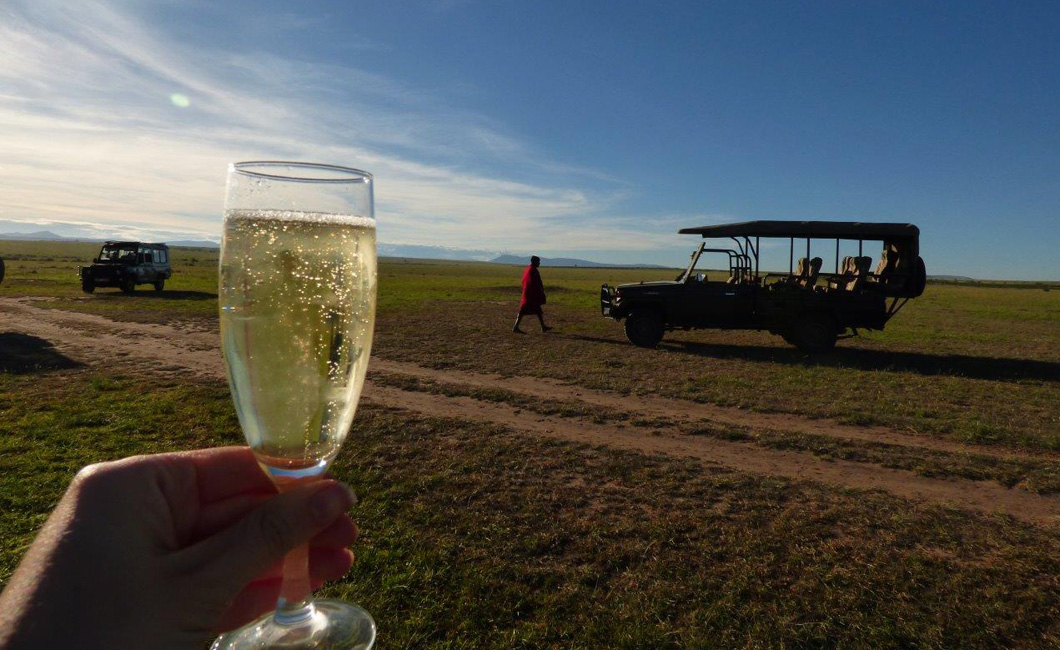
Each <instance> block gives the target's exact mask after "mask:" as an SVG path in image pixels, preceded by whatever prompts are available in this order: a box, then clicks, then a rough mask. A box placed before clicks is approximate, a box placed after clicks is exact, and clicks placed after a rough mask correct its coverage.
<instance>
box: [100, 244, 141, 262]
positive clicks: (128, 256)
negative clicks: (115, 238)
mask: <svg viewBox="0 0 1060 650" xmlns="http://www.w3.org/2000/svg"><path fill="white" fill-rule="evenodd" d="M135 259H136V247H134V246H104V247H103V249H102V250H101V251H99V261H100V262H126V261H131V260H135Z"/></svg>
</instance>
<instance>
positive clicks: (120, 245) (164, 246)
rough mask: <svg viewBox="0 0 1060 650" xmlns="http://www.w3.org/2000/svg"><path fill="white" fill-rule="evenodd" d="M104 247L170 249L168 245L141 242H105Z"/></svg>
mask: <svg viewBox="0 0 1060 650" xmlns="http://www.w3.org/2000/svg"><path fill="white" fill-rule="evenodd" d="M103 245H104V246H117V247H119V248H124V247H129V246H157V247H159V248H169V246H168V245H167V244H148V243H145V242H141V241H105V242H103Z"/></svg>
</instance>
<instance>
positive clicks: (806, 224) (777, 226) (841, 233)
mask: <svg viewBox="0 0 1060 650" xmlns="http://www.w3.org/2000/svg"><path fill="white" fill-rule="evenodd" d="M677 233H678V234H679V235H701V236H702V237H703V238H704V239H706V238H708V237H797V238H799V239H802V238H806V237H809V238H812V239H871V240H877V239H878V240H887V239H919V237H920V229H919V228H917V227H916V226H914V225H913V224H911V223H862V222H857V221H779V220H768V221H743V222H741V223H723V224H718V225H716V226H700V227H699V228H682V229H681V230H678V231H677Z"/></svg>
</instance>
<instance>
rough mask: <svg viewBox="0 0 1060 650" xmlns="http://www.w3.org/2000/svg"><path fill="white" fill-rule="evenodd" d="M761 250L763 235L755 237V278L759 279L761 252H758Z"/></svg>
mask: <svg viewBox="0 0 1060 650" xmlns="http://www.w3.org/2000/svg"><path fill="white" fill-rule="evenodd" d="M760 250H762V238H761V237H755V279H757V278H758V277H759V269H758V260H759V254H758V252H759V251H760Z"/></svg>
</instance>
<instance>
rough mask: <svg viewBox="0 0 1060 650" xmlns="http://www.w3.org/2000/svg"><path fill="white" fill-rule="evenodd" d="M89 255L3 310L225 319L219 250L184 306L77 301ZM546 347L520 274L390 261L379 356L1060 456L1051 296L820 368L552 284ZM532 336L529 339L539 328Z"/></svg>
mask: <svg viewBox="0 0 1060 650" xmlns="http://www.w3.org/2000/svg"><path fill="white" fill-rule="evenodd" d="M94 252H95V246H93V245H90V244H69V243H40V242H5V241H0V256H3V257H5V259H7V260H8V277H7V279H6V280H5V281H4V283H3V284H2V285H0V296H23V297H38V298H41V300H39V301H37V302H36V303H35V304H38V305H39V306H44V307H50V308H54V309H68V310H75V311H85V312H91V313H99V314H102V315H104V316H106V317H108V318H113V319H119V320H137V321H144V322H171V321H174V320H187V319H196V320H202V321H205V322H211V321H213V320H214V319H216V298H215V296H216V266H217V258H216V255H217V253H216V251H209V250H204V249H175V250H174V254H173V257H174V269H175V275H174V278H173V280H172V281H171V282H170V284H169V285H168V287H169V288H171V289H172V290H173V291H168V290H167V292H165V293H164V294H162V296H161V297H158V296H155V295H154V294H153V293H152V292H142V295H136V296H125V295H122V294H121V293H120V292H118V291H117V290H104V291H100V292H97V294H95V295H93V296H85V295H84V294H81V293H80V291H79V288H78V285H77V281H76V266H77V263H78V261H79V260H88V259H90V258H91V256H92V255H93V254H94ZM542 273H543V276H544V280H545V286H546V289H547V291H548V295H549V304H548V305H547V306H546V313H547V314H548V315H549V317H550V318H551V319H554V320H555V321H556V324H557V325H558V326H559V327H558V329H557V331H556V332H555V333H554V335H553V336H551V337H550V338H549V339H547V340H542V339H538V338H535V337H533V336H531V337H530V338H526V339H519V338H513V337H511V336H510V335H508V333H507V332H508V329H509V328H510V323H511V320H512V319H514V312H515V309H516V304H517V301H518V297H519V280H520V274H521V269H520V268H519V267H514V266H500V265H493V264H483V263H473V262H457V263H454V262H444V263H443V262H431V261H407V262H402V261H400V260H388V259H384V260H383V261H382V262H381V265H380V272H379V274H380V275H379V318H378V327H377V332H378V335H377V340H376V345H375V350H376V351H377V353H378V354H380V355H382V356H385V357H390V358H395V359H400V360H407V361H413V362H417V363H425V364H429V365H435V366H439V367H457V368H465V369H468V370H474V371H484V372H500V373H522V374H530V375H539V376H544V377H554V378H560V379H564V380H567V381H572V382H574V383H579V384H583V385H587V386H592V387H596V388H604V389H610V390H618V391H637V392H655V393H659V394H662V395H668V396H673V397H681V398H685V399H693V400H697V401H703V402H710V403H715V404H720V405H726V406H739V407H744V408H749V409H754V410H760V411H771V412H787V413H798V414H802V415H808V416H811V417H830V418H836V419H839V420H842V421H846V422H855V423H860V424H865V425H869V424H877V425H883V426H888V427H893V428H897V429H901V430H904V431H907V432H910V433H917V434H922V435H927V436H936V437H943V438H947V439H950V440H954V441H957V442H974V443H979V444H989V445H997V446H1008V447H1015V448H1022V449H1031V450H1052V451H1060V290H1057V291H1046V290H1045V289H1048V288H1050V286H1051V285H1043V284H1037V285H1036V284H1004V283H1001V284H996V283H995V285H994V286H976V285H974V284H955V283H931V284H929V286H928V289H927V292H926V293H925V294H924V296H922V297H921V298H919V299H916V300H913V301H911V302H910V303H909V304H908V305H906V307H905V308H904V309H903V310H902V312H901V313H899V314H898V316H897V317H896V318H895V319H894V320H893V321H892V322H891V323H890V324H889V325H888V327H887V329H886V330H885V331H883V332H867V333H865V334H864V336H862V337H861V338H858V339H854V340H850V341H842V342H840V344H839V347H838V348H837V351H836V352H835V353H833V354H830V355H824V356H822V357H817V358H809V357H807V356H806V355H803V354H800V353H798V352H797V351H795V350H793V349H792V348H790V347H789V346H787V345H786V344H785V343H783V342H782V341H781V340H780V339H779V338H778V337H775V336H772V335H769V334H763V333H756V332H723V331H718V330H707V331H700V332H674V333H670V334H668V335H667V337H666V339H664V341H663V344H662V346H661V348H660V349H659V350H649V351H646V350H640V349H636V348H633V347H632V346H629V345H628V344H626V343H625V341H624V337H623V335H622V331H621V325H620V324H618V323H615V322H613V321H610V320H606V319H603V318H601V317H600V315H599V306H598V293H599V285H600V284H601V283H603V282H608V283H611V284H619V283H623V282H632V281H636V280H640V279H643V280H652V279H660V278H671V277H673V275H675V271H672V270H657V269H656V270H636V269H585V268H564V269H552V268H545V269H543V272H542ZM528 326H529V327H530V328H531V329H533V327H534V325H533V323H529V324H528Z"/></svg>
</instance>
